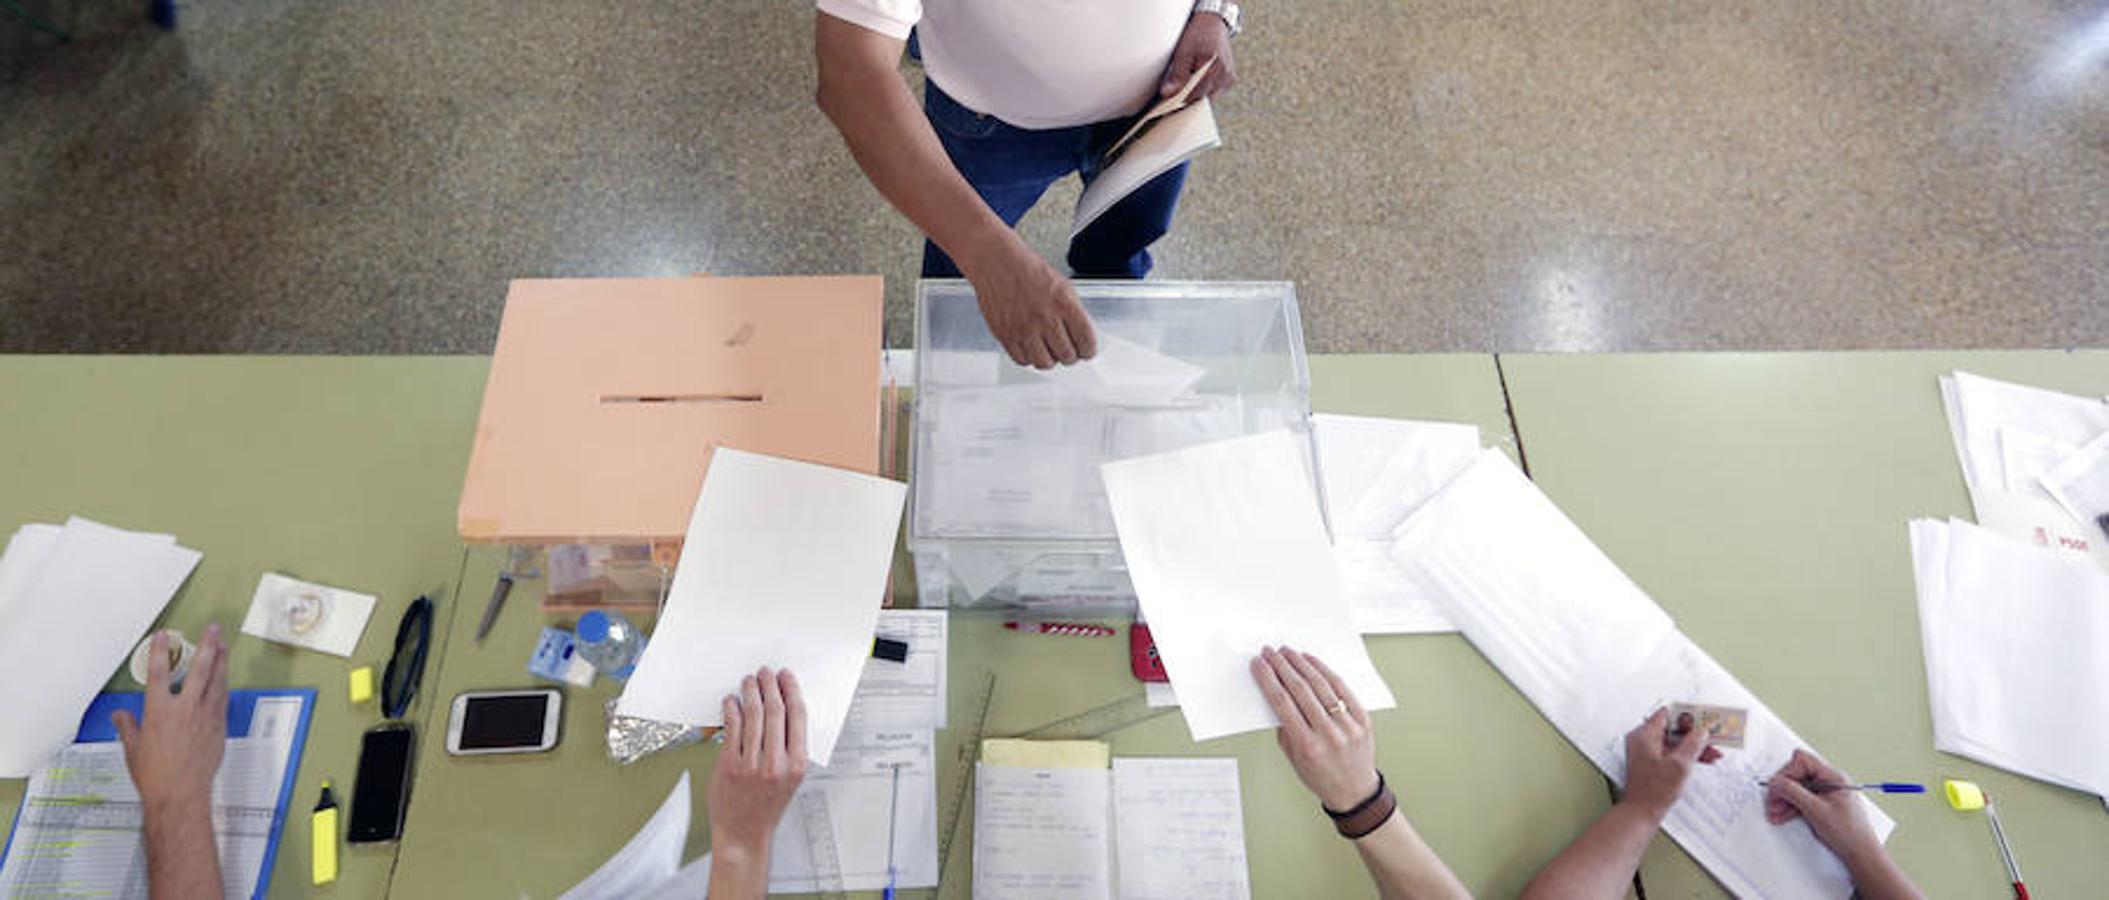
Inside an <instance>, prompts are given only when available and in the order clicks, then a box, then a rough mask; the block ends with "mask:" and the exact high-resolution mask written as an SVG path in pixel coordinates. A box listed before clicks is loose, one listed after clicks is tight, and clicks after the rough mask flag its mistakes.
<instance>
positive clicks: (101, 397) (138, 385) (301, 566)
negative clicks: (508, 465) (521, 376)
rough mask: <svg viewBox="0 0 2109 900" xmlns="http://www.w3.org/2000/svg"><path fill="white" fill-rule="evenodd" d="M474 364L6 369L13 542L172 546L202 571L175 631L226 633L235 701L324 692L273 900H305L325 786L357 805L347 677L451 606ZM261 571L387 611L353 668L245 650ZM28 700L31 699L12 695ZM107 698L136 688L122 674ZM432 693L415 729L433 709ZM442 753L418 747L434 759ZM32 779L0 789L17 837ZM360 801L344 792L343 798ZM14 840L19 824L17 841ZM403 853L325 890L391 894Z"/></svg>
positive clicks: (27, 365)
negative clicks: (263, 693) (46, 527)
mask: <svg viewBox="0 0 2109 900" xmlns="http://www.w3.org/2000/svg"><path fill="white" fill-rule="evenodd" d="M484 366H485V364H484V361H482V360H479V359H429V358H425V359H389V360H380V359H339V358H304V359H270V358H259V357H249V358H191V359H184V358H160V359H153V358H134V357H0V446H4V447H6V448H7V464H6V465H5V466H0V498H4V500H0V526H4V527H5V529H6V530H7V531H8V532H10V533H11V532H12V531H13V530H14V529H15V528H16V527H18V526H20V525H22V524H23V523H25V522H30V521H45V522H62V521H64V520H65V518H66V516H68V515H71V514H79V515H84V516H87V517H89V518H93V519H97V520H100V521H103V522H107V523H109V524H112V525H117V526H121V527H125V528H132V529H138V530H152V531H164V532H169V533H172V534H174V535H176V537H177V539H178V540H179V541H181V542H182V543H183V544H185V545H187V546H190V547H194V548H197V549H199V550H202V551H203V552H204V554H205V558H204V560H203V562H201V563H200V564H199V565H198V568H197V570H196V571H195V572H194V573H193V574H192V575H191V577H190V580H189V582H188V583H187V584H186V585H185V586H184V587H183V589H182V591H181V592H179V593H178V594H177V595H176V598H175V600H174V601H173V602H172V603H170V605H169V608H168V611H167V613H166V614H164V616H163V617H162V623H163V624H164V625H167V626H171V627H176V628H181V629H183V630H184V631H185V632H186V633H188V634H191V635H193V636H195V635H197V634H198V632H199V630H200V629H202V628H203V627H204V626H205V623H207V622H208V621H216V622H219V623H221V624H222V626H223V627H225V628H226V629H228V633H229V637H230V641H231V646H232V648H233V655H232V657H231V658H230V664H229V669H228V677H229V680H230V681H231V682H232V684H233V685H234V686H235V687H238V688H264V687H297V686H313V687H317V688H319V689H320V690H319V692H318V694H319V696H318V698H317V707H316V709H315V712H314V722H313V725H312V727H311V728H310V730H309V733H308V742H307V748H306V751H305V752H304V754H303V755H302V757H301V764H300V774H299V781H298V788H297V791H296V793H295V796H294V798H293V812H292V814H291V815H290V816H289V818H288V821H287V823H286V826H285V830H284V832H283V839H282V840H281V842H280V844H279V854H278V858H277V862H276V863H275V864H274V866H273V869H272V877H271V893H272V894H273V895H275V896H300V895H304V894H307V893H309V892H310V891H311V890H312V889H311V888H310V886H309V884H308V881H309V859H308V822H307V816H306V815H305V813H306V811H307V809H308V807H309V806H312V805H313V803H314V795H315V793H316V788H317V787H318V785H319V783H320V782H321V780H322V779H324V778H334V779H336V780H337V783H338V784H339V785H340V786H342V787H344V788H348V787H349V785H350V782H351V780H352V774H353V768H354V764H355V763H356V761H357V758H358V748H359V733H360V732H361V731H363V730H365V729H366V728H368V727H370V726H372V725H374V724H376V723H378V722H379V721H380V714H379V713H378V712H376V711H375V709H374V707H373V705H372V704H368V705H366V706H363V707H360V708H356V709H355V708H353V707H351V706H350V704H349V703H348V701H347V698H346V694H345V675H346V673H347V672H348V671H349V670H350V669H351V668H352V667H353V666H354V665H356V664H359V663H373V664H375V665H379V664H381V663H384V662H385V661H386V659H387V655H388V652H389V649H390V647H389V644H390V641H391V640H392V639H393V637H394V634H395V623H396V619H397V617H398V616H400V615H401V614H402V611H403V608H404V606H405V605H406V604H408V602H409V601H410V600H411V599H413V598H415V597H416V596H417V595H418V594H420V593H427V592H429V593H432V594H433V595H434V596H435V598H437V599H439V600H440V602H441V609H442V610H447V609H449V608H451V607H452V605H453V604H452V602H451V600H452V597H453V588H454V585H455V583H456V582H457V581H458V580H459V579H460V571H461V563H462V550H461V545H460V543H459V542H458V541H457V540H455V537H454V501H455V498H456V497H457V496H459V494H460V490H461V473H462V471H463V469H464V467H465V466H466V464H467V460H468V443H469V436H470V433H471V431H472V430H473V424H472V423H473V422H474V421H475V415H476V409H477V405H478V403H479V402H480V400H481V397H482V392H483V371H484ZM266 571H276V572H283V573H286V574H289V575H293V576H296V577H300V578H307V579H312V580H315V581H320V582H323V583H326V584H331V585H337V586H341V587H346V588H353V589H357V590H360V591H364V592H367V593H371V594H375V595H377V596H379V597H380V603H379V605H378V606H376V608H375V610H374V613H373V619H372V621H371V622H370V623H369V624H368V626H367V629H366V634H365V636H364V638H363V639H362V640H361V641H360V643H359V645H358V649H357V652H356V653H355V654H354V656H353V657H352V660H350V661H346V660H341V659H338V658H337V657H334V656H329V655H326V654H322V653H316V652H313V651H307V650H292V649H289V648H286V647H283V646H280V645H277V644H271V643H266V642H264V641H262V640H258V639H256V638H250V637H241V636H237V635H236V634H235V629H236V628H238V627H239V626H240V624H241V620H242V614H243V612H244V611H245V610H247V609H248V606H249V598H250V595H251V594H252V593H253V592H254V591H255V590H256V583H257V579H258V578H259V577H260V576H262V574H263V573H264V572H266ZM12 689H14V690H22V689H24V688H23V687H21V686H16V687H14V688H12ZM110 689H112V690H138V689H139V688H138V687H137V686H136V685H134V684H132V682H131V679H130V677H129V676H125V675H120V676H118V677H117V678H116V679H114V680H113V681H112V682H111V684H110ZM430 700H431V694H430V693H429V692H428V693H427V694H426V695H425V696H424V697H423V698H421V700H420V704H419V707H418V708H417V709H414V710H413V712H412V715H413V716H416V717H420V718H422V717H424V716H425V715H426V714H427V713H428V712H429V711H430V710H431V708H432V704H431V702H430ZM431 743H432V742H431V741H430V740H429V739H428V740H426V741H425V747H424V748H423V749H424V750H425V751H426V753H427V754H428V755H429V753H430V748H431ZM23 786H24V782H23V781H21V780H5V781H0V820H4V821H6V822H9V823H12V822H13V820H14V816H15V811H16V809H17V807H19V806H20V805H21V801H22V791H23ZM339 796H340V797H348V794H343V793H340V794H339ZM9 827H12V826H11V825H10V826H9ZM395 856H396V847H395V845H392V844H391V845H379V846H370V847H347V848H345V851H344V852H343V853H342V854H341V860H340V862H341V872H340V874H339V876H338V881H337V883H336V884H335V885H333V886H331V887H329V888H327V889H325V892H327V893H332V894H337V895H341V896H347V897H373V896H379V895H381V894H382V893H384V891H385V890H386V887H387V884H388V879H389V878H390V873H391V871H392V869H393V867H394V865H395Z"/></svg>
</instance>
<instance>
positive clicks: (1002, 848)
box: [974, 740, 1252, 900]
mask: <svg viewBox="0 0 2109 900" xmlns="http://www.w3.org/2000/svg"><path fill="white" fill-rule="evenodd" d="M1109 760H1110V762H1111V764H1112V769H1111V770H1110V771H1109V770H1108V769H1107V763H1108V762H1109ZM1251 894H1252V889H1251V885H1250V884H1249V883H1248V881H1247V876H1246V860H1245V811H1244V805H1243V804H1242V803H1241V802H1240V801H1239V796H1238V761H1237V760H1235V759H1143V758H1125V757H1124V758H1121V759H1111V751H1110V750H1109V749H1108V748H1107V746H1106V745H1105V744H1102V743H1099V742H1097V741H1012V740H992V741H986V742H984V743H983V744H982V759H981V764H980V765H979V766H978V767H976V769H975V779H974V896H975V897H980V898H996V900H1001V898H1009V897H1076V898H1098V897H1103V898H1112V897H1118V898H1121V900H1189V898H1211V900H1244V898H1246V897H1249V896H1251Z"/></svg>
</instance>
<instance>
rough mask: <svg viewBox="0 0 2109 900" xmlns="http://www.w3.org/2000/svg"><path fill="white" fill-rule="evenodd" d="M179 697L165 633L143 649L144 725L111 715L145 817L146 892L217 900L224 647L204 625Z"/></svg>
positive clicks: (178, 899) (182, 899)
mask: <svg viewBox="0 0 2109 900" xmlns="http://www.w3.org/2000/svg"><path fill="white" fill-rule="evenodd" d="M198 643H199V647H198V655H197V657H196V658H194V659H192V660H191V664H190V675H189V677H187V678H185V679H184V683H183V692H182V693H180V694H178V693H175V692H174V690H173V689H172V688H171V687H170V686H169V681H170V678H169V662H168V635H166V634H163V633H159V632H157V633H155V635H154V637H153V638H152V639H151V640H150V641H149V643H148V648H149V649H148V651H147V652H148V653H149V654H150V658H149V659H148V660H147V665H146V722H145V723H141V722H139V721H138V720H136V719H133V718H132V714H131V713H129V712H125V711H124V710H118V711H117V713H116V714H114V715H112V716H110V721H111V723H113V724H115V725H116V726H117V737H118V739H120V740H122V741H124V763H125V768H126V769H128V770H130V771H131V773H132V786H133V787H134V788H136V789H137V790H138V791H139V799H140V805H141V807H142V808H143V811H144V813H145V816H146V829H145V830H146V874H147V892H148V893H149V894H151V895H152V896H153V897H155V898H156V900H162V898H172V900H205V898H216V897H219V896H220V895H221V883H220V856H219V849H218V846H217V843H216V841H215V839H214V837H213V833H212V779H213V776H214V775H216V774H218V773H219V771H220V759H221V757H223V756H225V755H226V754H227V645H226V644H224V643H222V642H221V641H220V626H219V625H218V624H212V625H207V626H205V639H204V640H202V641H199V642H198Z"/></svg>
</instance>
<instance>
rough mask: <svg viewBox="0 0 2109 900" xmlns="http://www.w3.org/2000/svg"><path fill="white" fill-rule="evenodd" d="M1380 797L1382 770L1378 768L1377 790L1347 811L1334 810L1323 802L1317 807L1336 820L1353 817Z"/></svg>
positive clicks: (1382, 796)
mask: <svg viewBox="0 0 2109 900" xmlns="http://www.w3.org/2000/svg"><path fill="white" fill-rule="evenodd" d="M1382 799H1384V770H1383V769H1378V770H1377V790H1376V792H1375V793H1372V794H1370V795H1369V799H1367V800H1364V801H1362V802H1360V803H1357V804H1355V805H1354V806H1352V807H1350V808H1349V809H1348V811H1347V812H1334V811H1332V810H1331V809H1327V807H1326V805H1325V804H1323V803H1320V804H1318V808H1319V809H1323V810H1325V814H1326V816H1327V817H1328V818H1331V819H1332V820H1333V821H1335V822H1338V821H1340V820H1341V819H1351V818H1354V816H1355V814H1356V813H1359V812H1362V811H1364V810H1367V809H1369V808H1370V807H1372V806H1375V805H1376V803H1377V801H1378V800H1382Z"/></svg>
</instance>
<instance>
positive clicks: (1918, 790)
mask: <svg viewBox="0 0 2109 900" xmlns="http://www.w3.org/2000/svg"><path fill="white" fill-rule="evenodd" d="M1758 784H1760V785H1765V786H1768V787H1769V786H1771V784H1772V781H1771V780H1770V779H1761V780H1759V781H1758ZM1802 787H1805V788H1808V789H1809V790H1811V791H1813V792H1815V793H1818V794H1828V793H1830V792H1832V791H1880V792H1882V793H1884V794H1923V793H1926V786H1925V785H1923V784H1913V783H1911V782H1909V781H1878V782H1873V783H1871V784H1804V785H1802Z"/></svg>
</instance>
